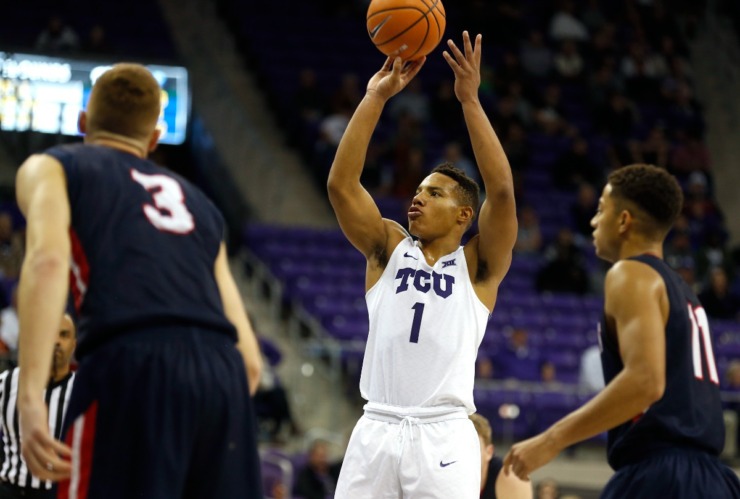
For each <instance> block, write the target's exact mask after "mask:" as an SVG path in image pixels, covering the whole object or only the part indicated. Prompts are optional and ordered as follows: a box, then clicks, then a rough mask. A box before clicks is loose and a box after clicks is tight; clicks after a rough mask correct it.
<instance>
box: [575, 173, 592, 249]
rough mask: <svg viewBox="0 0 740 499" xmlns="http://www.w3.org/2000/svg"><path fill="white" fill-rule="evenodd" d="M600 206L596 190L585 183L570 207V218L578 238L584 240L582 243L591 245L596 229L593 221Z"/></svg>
mask: <svg viewBox="0 0 740 499" xmlns="http://www.w3.org/2000/svg"><path fill="white" fill-rule="evenodd" d="M598 206H599V198H598V194H597V193H596V189H594V186H593V185H591V184H588V183H586V182H583V183H582V184H581V185H580V187H579V188H578V197H577V198H576V201H575V203H573V205H572V206H571V207H570V217H571V222H572V223H573V229H574V230H575V232H576V235H577V236H580V237H581V238H582V241H581V242H582V243H584V244H589V243H590V241H591V237H592V236H591V234H592V233H593V231H594V229H593V227H591V220H592V219H593V217H594V213H596V209H597V208H598Z"/></svg>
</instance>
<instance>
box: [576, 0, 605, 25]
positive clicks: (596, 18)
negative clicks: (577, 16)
mask: <svg viewBox="0 0 740 499" xmlns="http://www.w3.org/2000/svg"><path fill="white" fill-rule="evenodd" d="M581 20H582V21H583V24H584V26H586V28H587V29H588V31H589V32H591V33H596V32H598V31H599V30H600V29H601V28H602V27H603V26H604V25H605V24H606V16H604V13H603V12H602V11H601V6H600V5H599V0H588V2H587V6H586V8H585V9H583V14H581Z"/></svg>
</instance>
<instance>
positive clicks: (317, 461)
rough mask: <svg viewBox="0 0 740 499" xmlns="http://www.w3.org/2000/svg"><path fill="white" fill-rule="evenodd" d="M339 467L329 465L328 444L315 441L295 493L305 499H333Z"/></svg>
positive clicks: (297, 481) (299, 472)
mask: <svg viewBox="0 0 740 499" xmlns="http://www.w3.org/2000/svg"><path fill="white" fill-rule="evenodd" d="M339 467H340V466H339V465H338V464H329V446H328V444H327V443H326V442H325V441H323V440H315V441H314V442H313V443H312V444H311V447H310V449H309V450H308V462H307V463H306V465H305V466H304V467H303V468H302V469H300V470H299V471H298V474H297V475H296V480H295V486H294V487H293V493H294V494H295V495H297V496H300V497H302V498H303V499H326V497H333V494H334V488H335V487H336V484H337V478H339Z"/></svg>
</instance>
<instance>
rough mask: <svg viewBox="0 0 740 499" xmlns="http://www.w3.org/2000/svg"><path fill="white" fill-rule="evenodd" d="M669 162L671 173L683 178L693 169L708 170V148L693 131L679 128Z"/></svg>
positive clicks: (709, 165)
mask: <svg viewBox="0 0 740 499" xmlns="http://www.w3.org/2000/svg"><path fill="white" fill-rule="evenodd" d="M669 164H670V171H671V173H673V174H674V175H676V176H677V177H678V178H679V179H680V180H685V179H687V178H688V176H689V175H690V174H691V173H692V172H694V171H701V172H709V171H710V170H711V164H712V160H711V157H710V155H709V149H707V146H706V145H705V144H704V143H703V142H702V141H701V139H700V138H699V136H698V135H697V134H696V133H695V132H693V131H684V130H679V131H678V133H677V134H676V145H675V146H674V148H673V151H672V152H671V160H670V163H669Z"/></svg>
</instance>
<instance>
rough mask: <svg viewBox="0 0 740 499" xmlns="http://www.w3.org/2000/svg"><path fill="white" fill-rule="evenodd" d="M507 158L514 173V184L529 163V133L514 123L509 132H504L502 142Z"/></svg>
mask: <svg viewBox="0 0 740 499" xmlns="http://www.w3.org/2000/svg"><path fill="white" fill-rule="evenodd" d="M502 145H503V146H504V151H506V156H507V157H508V158H509V164H510V165H511V170H512V172H513V173H514V177H515V178H514V182H515V184H516V180H517V177H518V176H519V175H520V174H521V172H522V171H523V170H524V168H525V167H526V166H527V164H528V163H529V152H530V150H529V145H528V144H527V132H526V131H525V130H524V127H523V126H522V125H521V124H519V123H512V124H511V126H509V129H508V130H505V131H504V139H503V142H502Z"/></svg>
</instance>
